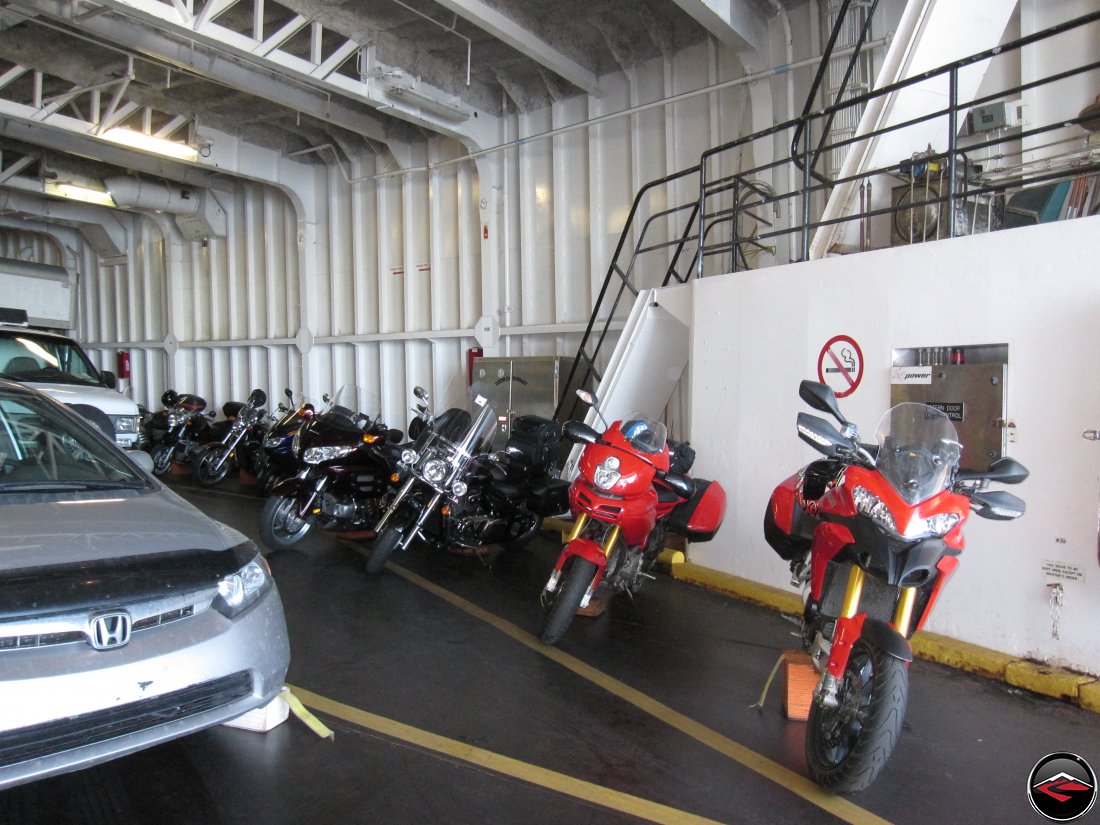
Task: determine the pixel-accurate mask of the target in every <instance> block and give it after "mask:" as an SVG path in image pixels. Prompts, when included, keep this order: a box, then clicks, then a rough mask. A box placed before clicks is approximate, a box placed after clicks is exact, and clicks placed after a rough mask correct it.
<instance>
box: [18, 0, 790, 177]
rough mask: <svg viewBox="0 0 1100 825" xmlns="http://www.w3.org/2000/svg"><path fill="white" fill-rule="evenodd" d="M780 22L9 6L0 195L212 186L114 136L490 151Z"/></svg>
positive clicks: (685, 11)
mask: <svg viewBox="0 0 1100 825" xmlns="http://www.w3.org/2000/svg"><path fill="white" fill-rule="evenodd" d="M800 1H801V0H795V2H796V3H797V2H800ZM790 4H791V3H790V2H789V0H788V5H790ZM727 6H729V7H731V9H732V10H731V11H730V12H729V13H728V14H727V15H725V17H722V16H721V15H716V13H715V12H714V11H713V9H714V8H725V7H727ZM774 6H775V3H774V2H772V0H732V2H731V3H727V4H725V5H723V4H722V3H716V2H714V0H278V2H276V0H94V2H93V1H92V0H0V153H2V154H0V185H4V186H11V185H13V182H17V181H18V180H20V179H22V180H24V181H25V180H26V179H27V178H28V177H33V176H35V175H38V176H39V177H42V176H43V175H47V174H48V173H49V172H50V170H51V169H56V168H60V167H65V168H72V169H74V170H76V172H83V173H86V174H87V175H89V176H94V175H96V174H97V173H103V171H104V170H103V169H102V168H101V167H103V166H105V165H106V166H109V167H111V168H109V169H107V170H106V172H107V174H112V173H117V172H118V171H119V170H120V169H121V170H122V171H139V172H142V173H144V174H152V173H153V172H154V171H155V170H156V169H157V168H159V169H160V171H161V172H164V173H166V174H168V175H170V176H173V177H176V178H181V177H183V178H187V182H190V183H200V184H201V183H202V182H203V175H204V172H203V170H202V169H201V168H199V169H194V168H192V169H190V170H187V169H186V165H185V164H184V165H182V166H183V167H184V169H183V171H181V170H180V168H178V167H180V166H181V164H174V165H173V164H171V163H166V162H163V161H150V160H149V159H148V158H140V159H139V158H136V157H134V153H133V152H132V151H131V150H117V149H115V148H114V147H110V146H105V145H104V143H103V141H102V140H98V139H97V138H98V137H99V136H101V134H102V133H103V132H104V131H106V129H107V128H109V127H111V126H125V127H129V128H132V129H135V130H138V131H144V132H147V133H153V134H158V135H160V136H162V137H166V138H168V139H170V140H173V141H176V142H180V143H185V142H186V143H189V144H191V145H196V144H198V145H200V146H201V145H202V144H201V141H202V138H203V134H204V131H211V130H213V131H216V132H217V133H220V134H224V135H231V136H233V137H234V138H235V139H237V140H239V141H240V142H241V143H242V144H243V145H244V146H245V147H247V146H255V147H260V148H264V149H267V150H271V151H273V152H276V153H278V154H279V155H281V156H294V157H296V158H299V159H300V160H301V161H302V162H325V161H329V160H331V158H329V157H327V156H326V154H325V153H321V152H312V151H311V150H313V149H315V148H316V147H318V146H321V145H334V146H338V147H341V148H342V149H343V150H344V151H345V152H346V153H355V152H359V151H363V150H368V151H369V150H371V149H374V150H378V151H387V150H388V151H393V148H394V147H396V146H403V147H408V146H409V145H415V144H417V143H421V142H423V140H424V139H425V137H427V136H429V135H432V134H445V135H449V136H452V137H455V138H456V139H458V140H461V141H462V142H463V143H465V144H466V145H467V146H469V147H476V146H478V145H484V144H485V143H487V142H492V140H494V139H495V134H496V130H495V128H494V126H493V124H495V123H496V122H497V120H498V119H499V118H500V117H502V116H505V115H508V114H512V113H514V112H517V111H518V112H526V111H530V110H533V109H539V108H543V107H545V106H547V105H548V104H550V103H552V102H554V101H557V100H561V99H564V98H568V97H571V96H575V95H585V94H587V95H593V96H599V95H601V94H602V90H601V86H600V84H601V78H603V77H606V76H607V75H608V74H609V73H612V72H616V71H620V70H623V69H628V68H631V67H633V66H635V65H637V64H639V63H641V62H643V61H646V60H649V59H651V58H654V57H658V56H660V55H662V54H666V55H667V54H672V53H674V52H677V51H679V50H680V49H683V48H684V47H686V46H689V45H692V44H695V43H698V42H701V41H702V40H704V39H706V38H708V37H715V38H717V39H719V40H720V41H721V42H723V43H726V44H727V45H728V44H743V45H744V46H745V47H746V48H752V47H753V45H754V42H753V41H754V40H759V38H760V36H761V32H762V31H763V32H766V28H767V25H766V20H767V18H768V16H769V15H771V14H773V13H774ZM755 45H759V44H758V43H757V44H755ZM127 153H129V154H127ZM16 164H18V165H19V168H18V169H15V165H16ZM200 166H201V164H200ZM13 170H14V171H13ZM112 170H113V171H112ZM221 171H222V172H224V171H225V170H224V168H223V169H222V170H221ZM74 174H75V172H74ZM24 188H27V187H26V185H25V184H24Z"/></svg>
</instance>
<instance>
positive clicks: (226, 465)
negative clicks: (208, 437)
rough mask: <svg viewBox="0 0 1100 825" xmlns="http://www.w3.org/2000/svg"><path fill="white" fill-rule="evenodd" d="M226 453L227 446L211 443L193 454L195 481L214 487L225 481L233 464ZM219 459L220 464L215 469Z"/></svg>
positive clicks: (227, 450) (204, 485) (227, 451)
mask: <svg viewBox="0 0 1100 825" xmlns="http://www.w3.org/2000/svg"><path fill="white" fill-rule="evenodd" d="M228 453H229V448H228V447H226V446H225V445H224V444H211V445H209V446H207V447H204V448H202V449H201V450H199V452H198V453H196V454H195V464H194V467H195V471H194V473H193V475H194V477H195V481H197V482H198V483H199V484H201V485H202V486H203V487H216V486H218V485H219V484H221V483H222V482H223V481H225V478H226V476H228V475H229V471H230V470H231V469H232V464H233V459H232V458H231V457H230V456H229V455H228ZM219 461H220V462H221V465H220V466H218V467H217V468H216V469H215V465H217V464H218V462H219Z"/></svg>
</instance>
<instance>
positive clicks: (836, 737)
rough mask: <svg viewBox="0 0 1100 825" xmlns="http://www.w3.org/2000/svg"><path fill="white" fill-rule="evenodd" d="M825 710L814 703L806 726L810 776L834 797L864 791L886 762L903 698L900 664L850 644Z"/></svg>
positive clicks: (861, 643)
mask: <svg viewBox="0 0 1100 825" xmlns="http://www.w3.org/2000/svg"><path fill="white" fill-rule="evenodd" d="M837 699H838V700H839V704H838V705H837V706H836V707H835V708H826V707H824V706H823V705H822V704H821V703H820V702H817V701H814V702H813V704H812V705H811V706H810V717H809V719H808V721H807V723H806V763H807V765H808V767H809V769H810V776H812V777H813V779H814V780H815V781H816V782H817V783H818V784H820V785H821V786H822V787H824V788H827V789H828V790H830V791H833V792H834V793H853V792H855V791H862V790H863V789H864V788H866V787H868V786H869V785H870V784H871V783H872V782H874V781H875V778H876V777H877V776H878V775H879V773H880V772H881V771H882V769H883V768H884V767H885V766H886V763H887V761H889V759H890V754H891V753H893V751H894V745H895V744H897V741H898V735H899V734H900V733H901V723H902V721H903V720H904V719H905V707H906V704H907V702H908V699H909V669H908V667H906V663H905V662H903V661H901V660H900V659H897V658H895V657H893V656H891V655H890V654H888V653H886V652H884V651H882V650H879V649H878V648H877V647H875V646H874V645H873V644H871V643H870V642H868V641H867V640H866V639H862V638H861V639H859V640H858V641H856V643H855V644H854V645H852V652H851V654H850V655H849V657H848V665H847V667H846V668H845V670H844V678H843V681H842V682H841V685H840V690H839V692H838V694H837Z"/></svg>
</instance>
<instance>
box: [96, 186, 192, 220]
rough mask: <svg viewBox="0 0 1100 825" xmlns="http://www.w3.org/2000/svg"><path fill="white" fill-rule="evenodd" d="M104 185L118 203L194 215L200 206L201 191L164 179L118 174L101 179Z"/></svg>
mask: <svg viewBox="0 0 1100 825" xmlns="http://www.w3.org/2000/svg"><path fill="white" fill-rule="evenodd" d="M103 184H104V186H106V187H107V191H108V192H110V193H111V197H112V198H113V199H114V201H115V203H116V204H117V205H118V206H124V207H129V208H131V209H151V210H153V211H154V212H167V213H168V214H170V215H188V216H193V215H197V214H198V212H199V209H200V208H201V207H202V191H201V190H196V189H191V188H188V187H182V186H175V185H173V184H170V183H168V181H164V180H150V179H148V178H138V177H129V176H119V177H114V178H104V180H103Z"/></svg>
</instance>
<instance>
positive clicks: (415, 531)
mask: <svg viewBox="0 0 1100 825" xmlns="http://www.w3.org/2000/svg"><path fill="white" fill-rule="evenodd" d="M416 481H417V479H416V476H410V477H409V479H408V481H406V482H405V483H404V484H403V485H402V487H401V489H400V490H399V491H398V493H397V495H396V496H394V499H393V501H392V502H391V503H390V506H389V507H387V508H386V512H384V513H383V514H382V518H380V519H378V524H376V525H375V526H374V532H376V533H381V532H382V530H383V528H385V526H386V524H388V523H389V520H390V518H391V517H392V516H393V514H394V513H395V512H396V511H397V508H398V506H399V505H400V504H401V502H402V501H404V500H405V496H407V495H408V493H409V491H410V490H411V489H412V487H413V485H414V484H415V483H416ZM442 498H443V494H442V493H436V494H435V495H434V496H432V500H431V501H429V502H428V504H427V506H426V507H424V508H422V509H421V510H420V515H419V516H417V519H416V522H415V523H414V524H413V525H412V527H411V528H410V529H409V530H408V531H407V532H406V533H405V535H403V536H402V537H401V542H400V544H398V545H397V549H399V550H404V549H405V548H406V547H408V546H409V542H410V541H412V540H413V538H414V537H416V536H419V535H421V533H420V529H421V528H422V527H423V526H424V522H426V521H427V520H428V516H430V515H431V514H432V512H433V511H434V510H435V508H436V507H437V506H438V505H439V502H440V500H441V499H442Z"/></svg>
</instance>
